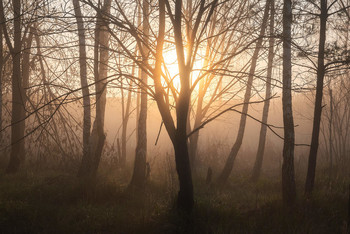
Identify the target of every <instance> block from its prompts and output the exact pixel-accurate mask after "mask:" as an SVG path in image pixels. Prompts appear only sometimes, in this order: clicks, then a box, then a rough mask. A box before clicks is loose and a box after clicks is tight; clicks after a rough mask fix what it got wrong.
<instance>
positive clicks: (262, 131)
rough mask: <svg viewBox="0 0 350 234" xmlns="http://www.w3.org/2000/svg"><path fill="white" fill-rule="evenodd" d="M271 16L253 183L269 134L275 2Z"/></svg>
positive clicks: (256, 178)
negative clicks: (263, 96)
mask: <svg viewBox="0 0 350 234" xmlns="http://www.w3.org/2000/svg"><path fill="white" fill-rule="evenodd" d="M270 4H271V10H270V12H271V14H270V39H269V54H268V61H267V76H266V94H265V99H266V101H265V103H264V108H263V114H262V124H261V127H260V136H259V145H258V151H257V153H256V160H255V164H254V168H253V173H252V181H257V180H258V179H259V177H260V173H261V167H262V162H263V158H264V151H265V143H266V132H267V126H266V124H267V119H268V115H269V107H270V98H271V77H272V68H273V57H274V44H275V39H274V21H275V7H274V4H275V3H274V0H271V2H270Z"/></svg>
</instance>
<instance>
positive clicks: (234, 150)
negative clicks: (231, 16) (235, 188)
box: [217, 0, 270, 184]
mask: <svg viewBox="0 0 350 234" xmlns="http://www.w3.org/2000/svg"><path fill="white" fill-rule="evenodd" d="M269 1H270V0H267V1H266V6H265V11H264V16H263V21H262V24H261V28H260V33H259V39H258V40H257V42H256V46H255V50H254V53H253V57H252V63H251V66H250V71H249V76H248V82H247V88H246V92H245V95H244V104H243V108H242V114H241V119H240V123H239V129H238V134H237V137H236V141H235V143H234V145H233V147H232V148H231V151H230V154H229V156H228V158H227V160H226V163H225V166H224V169H223V170H222V172H221V174H220V176H219V177H218V179H217V182H218V183H219V184H224V183H225V182H226V181H227V179H228V177H229V175H230V173H231V171H232V168H233V164H234V161H235V159H236V156H237V154H238V151H239V149H240V148H241V145H242V141H243V136H244V131H245V125H246V121H247V113H248V107H249V100H250V95H251V90H252V86H253V79H254V73H255V68H256V63H257V61H258V55H259V51H260V49H261V45H262V42H263V37H264V34H265V28H266V25H267V20H268V16H269V14H268V12H269V8H270V3H269Z"/></svg>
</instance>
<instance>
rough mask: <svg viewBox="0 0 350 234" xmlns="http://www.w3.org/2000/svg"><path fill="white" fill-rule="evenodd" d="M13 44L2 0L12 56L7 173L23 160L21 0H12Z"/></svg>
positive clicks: (2, 16)
mask: <svg viewBox="0 0 350 234" xmlns="http://www.w3.org/2000/svg"><path fill="white" fill-rule="evenodd" d="M12 5H13V16H14V17H13V38H14V39H13V41H14V42H13V44H12V43H11V41H10V36H9V33H8V29H7V27H6V24H5V22H6V20H5V13H4V7H3V1H1V4H0V7H1V9H0V14H1V21H2V22H3V23H2V30H3V33H4V36H5V39H6V43H7V46H8V48H9V50H10V53H11V57H12V118H11V125H12V127H11V155H10V162H9V164H8V167H7V169H6V172H7V173H15V172H17V171H18V169H19V167H20V164H21V162H23V161H24V158H25V156H24V154H25V152H24V139H23V138H24V129H25V121H24V118H25V106H24V105H25V104H24V102H25V101H24V98H23V94H24V90H23V79H22V74H21V59H22V24H21V1H20V0H13V2H12Z"/></svg>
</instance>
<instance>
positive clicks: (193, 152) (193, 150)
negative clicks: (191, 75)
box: [189, 79, 204, 170]
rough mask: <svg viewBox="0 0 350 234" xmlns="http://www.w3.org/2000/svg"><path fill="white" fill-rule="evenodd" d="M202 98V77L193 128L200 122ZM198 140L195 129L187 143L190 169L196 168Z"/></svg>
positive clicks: (197, 132) (201, 117)
mask: <svg viewBox="0 0 350 234" xmlns="http://www.w3.org/2000/svg"><path fill="white" fill-rule="evenodd" d="M203 99H204V79H202V80H201V81H200V83H199V93H198V102H197V110H196V118H195V120H194V125H193V129H196V128H198V127H199V125H200V124H201V122H202V119H203V116H202V108H203ZM198 140H199V131H196V132H195V133H194V134H192V135H191V136H190V145H189V154H190V162H191V168H192V170H195V168H196V158H197V157H196V156H197V148H198Z"/></svg>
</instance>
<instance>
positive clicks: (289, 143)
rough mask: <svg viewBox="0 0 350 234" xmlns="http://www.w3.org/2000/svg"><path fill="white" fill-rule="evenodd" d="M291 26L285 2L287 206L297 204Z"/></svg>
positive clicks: (284, 170)
mask: <svg viewBox="0 0 350 234" xmlns="http://www.w3.org/2000/svg"><path fill="white" fill-rule="evenodd" d="M291 24H292V2H291V0H284V5H283V94H282V108H283V125H284V144H283V163H282V195H283V202H284V204H286V205H292V204H294V202H295V198H296V190H295V178H294V121H293V110H292V63H291Z"/></svg>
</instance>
